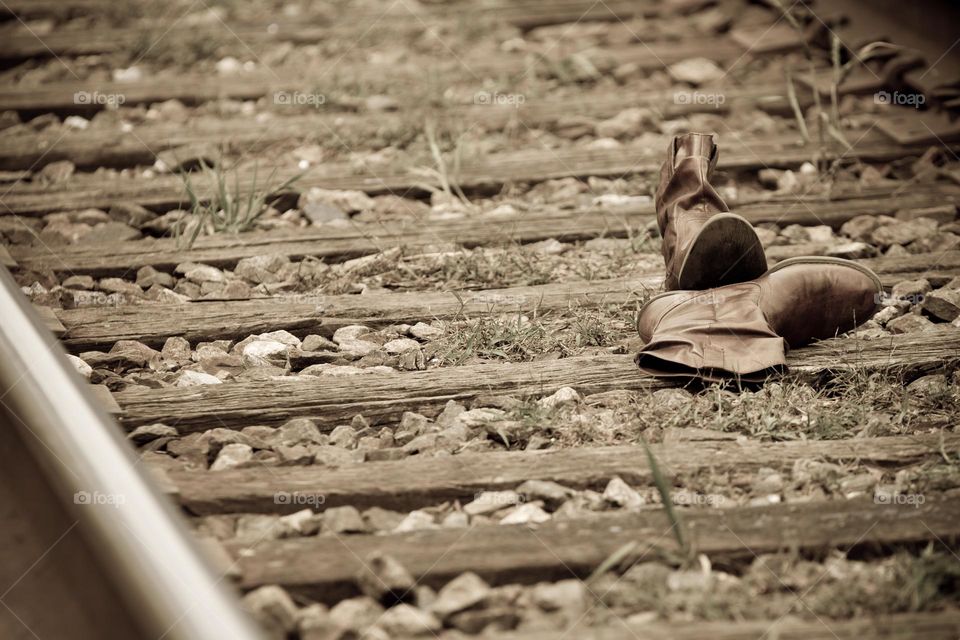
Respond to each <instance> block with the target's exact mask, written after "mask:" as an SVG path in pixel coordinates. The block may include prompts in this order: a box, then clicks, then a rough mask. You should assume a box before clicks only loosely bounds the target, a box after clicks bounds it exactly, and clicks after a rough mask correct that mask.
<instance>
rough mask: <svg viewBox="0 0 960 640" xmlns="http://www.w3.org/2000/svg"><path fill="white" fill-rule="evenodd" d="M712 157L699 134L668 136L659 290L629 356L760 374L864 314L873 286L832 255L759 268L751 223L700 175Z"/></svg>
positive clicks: (689, 370)
mask: <svg viewBox="0 0 960 640" xmlns="http://www.w3.org/2000/svg"><path fill="white" fill-rule="evenodd" d="M716 163H717V146H716V144H714V142H713V136H711V135H709V134H702V133H689V134H686V135H682V136H677V137H675V138H674V139H673V141H672V142H671V144H670V148H669V150H668V158H667V161H666V162H665V163H664V165H663V168H662V170H661V172H660V186H659V187H658V189H657V194H656V207H657V222H658V224H659V226H660V233H661V235H662V236H663V249H662V250H663V259H664V262H665V263H666V269H667V274H666V279H665V282H664V286H665V288H666V289H667V291H666V293H661V294H660V295H658V296H655V297H653V298H652V299H651V300H649V301H648V302H647V303H646V305H644V307H643V309H642V310H641V312H640V317H639V321H638V323H637V329H638V331H639V332H640V336H641V337H642V338H643V340H644V342H646V343H647V344H646V345H645V346H644V347H643V348H642V349H641V350H640V353H638V354H637V358H636V361H637V364H638V365H639V366H640V368H641V369H642V370H643V371H645V372H647V373H651V374H653V375H657V376H666V377H681V378H699V379H703V380H708V381H727V380H731V379H738V380H742V381H746V382H760V381H763V380H765V379H766V378H768V377H769V376H771V375H774V374H778V373H782V372H784V371H785V370H786V358H785V356H786V351H787V350H788V349H789V348H790V347H799V346H802V345H805V344H808V343H810V342H812V341H814V340H820V339H824V338H830V337H833V336H835V335H837V334H840V333H844V332H846V331H849V330H850V329H853V328H854V327H856V326H858V325H859V324H861V323H863V322H866V321H867V320H868V319H869V318H871V317H872V316H873V314H874V313H875V312H876V311H877V308H878V307H879V303H880V300H881V298H880V296H881V294H882V293H883V288H882V286H881V284H880V279H879V278H878V277H877V275H876V274H875V273H873V272H872V271H871V270H870V269H867V268H866V267H864V266H861V265H859V264H857V263H855V262H851V261H849V260H842V259H840V258H826V257H803V258H791V259H789V260H784V261H783V262H780V263H777V265H776V266H774V267H773V268H771V269H769V270H767V259H766V256H765V255H764V252H763V246H762V245H761V243H760V238H759V237H757V233H756V231H755V230H754V229H753V226H751V224H750V223H749V222H747V221H746V220H745V219H744V218H742V217H740V216H738V215H735V214H732V213H730V212H729V211H730V210H729V208H728V207H727V205H726V204H725V203H724V202H723V200H722V199H721V198H720V196H719V195H718V194H717V192H716V190H715V189H714V188H713V187H712V186H711V185H710V175H711V173H712V172H713V169H714V167H715V166H716ZM724 285H725V286H724ZM711 287H715V288H711Z"/></svg>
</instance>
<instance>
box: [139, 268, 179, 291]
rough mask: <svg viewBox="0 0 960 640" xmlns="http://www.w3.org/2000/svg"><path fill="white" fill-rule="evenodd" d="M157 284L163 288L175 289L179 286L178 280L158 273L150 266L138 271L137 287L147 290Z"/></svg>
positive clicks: (167, 274)
mask: <svg viewBox="0 0 960 640" xmlns="http://www.w3.org/2000/svg"><path fill="white" fill-rule="evenodd" d="M155 284H158V285H160V286H161V287H173V286H174V285H176V284H177V279H176V278H174V277H173V276H172V275H170V274H169V273H164V272H162V271H157V270H156V269H154V268H153V267H151V266H150V265H147V266H145V267H140V269H138V270H137V286H139V287H143V288H144V289H147V288H149V287H151V286H153V285H155Z"/></svg>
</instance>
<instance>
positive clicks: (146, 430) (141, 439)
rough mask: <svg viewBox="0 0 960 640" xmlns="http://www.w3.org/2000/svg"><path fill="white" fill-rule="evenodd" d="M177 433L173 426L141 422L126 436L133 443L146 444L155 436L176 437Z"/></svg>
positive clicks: (154, 438)
mask: <svg viewBox="0 0 960 640" xmlns="http://www.w3.org/2000/svg"><path fill="white" fill-rule="evenodd" d="M178 435H180V434H179V433H177V430H176V429H175V428H173V427H168V426H167V425H165V424H160V423H159V422H158V423H155V424H142V425H140V426H139V427H137V428H136V429H134V430H133V431H131V432H130V433H129V434H128V435H127V438H128V439H130V440H131V441H132V442H133V443H134V444H136V445H141V444H146V443H148V442H150V441H152V440H156V439H157V438H176V437H177V436H178Z"/></svg>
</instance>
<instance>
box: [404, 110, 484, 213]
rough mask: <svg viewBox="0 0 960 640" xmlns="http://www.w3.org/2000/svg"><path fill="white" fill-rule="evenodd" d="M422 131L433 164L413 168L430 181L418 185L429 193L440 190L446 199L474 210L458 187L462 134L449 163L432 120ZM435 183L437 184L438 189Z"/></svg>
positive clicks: (462, 145) (462, 142)
mask: <svg viewBox="0 0 960 640" xmlns="http://www.w3.org/2000/svg"><path fill="white" fill-rule="evenodd" d="M423 133H424V136H425V137H426V139H427V145H428V147H429V148H430V156H431V158H433V163H434V165H435V166H434V167H419V168H417V169H415V172H416V173H419V174H421V175H423V176H425V177H426V178H428V179H429V180H430V181H431V184H421V185H418V186H419V187H420V188H422V189H424V190H426V191H429V192H431V193H434V192H436V191H441V192H443V193H444V194H446V196H447V198H448V199H450V200H454V201H459V202H460V203H461V204H462V205H463V207H464V208H465V209H466V210H468V211H472V210H474V209H475V208H476V207H474V205H473V204H472V203H471V202H470V200H469V198H467V196H466V194H464V192H463V189H461V188H460V167H461V164H462V159H463V148H464V139H465V138H464V136H463V135H461V136H459V137H458V138H457V141H456V145H455V146H454V150H453V163H452V165H450V164H448V163H447V160H446V158H444V156H443V152H442V151H441V150H440V143H439V140H438V137H437V129H436V126H435V125H434V123H433V122H432V121H430V120H427V122H426V124H425V125H424V129H423ZM435 185H439V189H438V188H437V186H435Z"/></svg>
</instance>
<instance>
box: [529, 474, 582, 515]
mask: <svg viewBox="0 0 960 640" xmlns="http://www.w3.org/2000/svg"><path fill="white" fill-rule="evenodd" d="M517 493H518V494H520V495H521V496H523V498H524V499H526V500H542V501H543V502H544V503H545V504H546V506H547V508H549V509H552V510H553V509H557V508H558V507H559V506H560V505H561V504H563V503H564V502H566V501H567V500H568V499H569V498H570V496H572V495H573V494H574V490H573V489H571V488H569V487H565V486H563V485H562V484H558V483H556V482H551V481H549V480H527V481H526V482H524V483H523V484H521V485H520V486H519V487H517Z"/></svg>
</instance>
